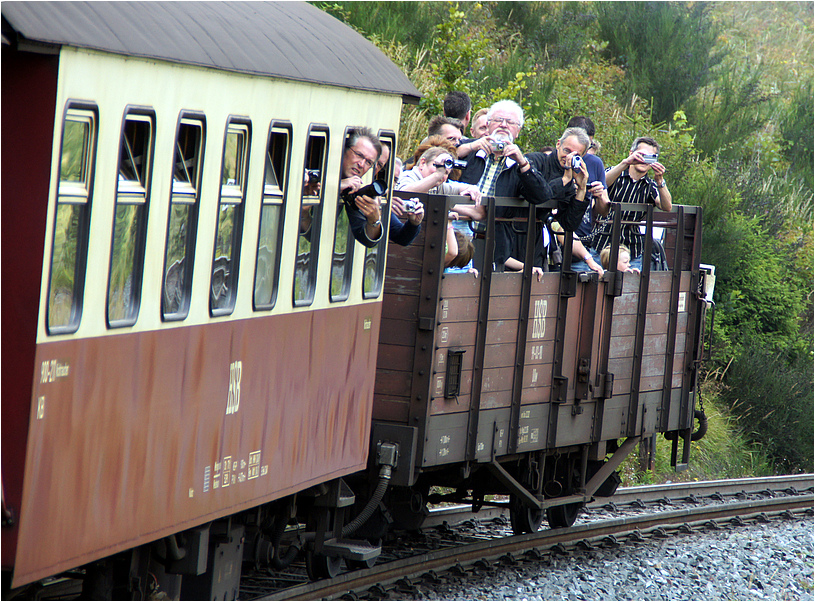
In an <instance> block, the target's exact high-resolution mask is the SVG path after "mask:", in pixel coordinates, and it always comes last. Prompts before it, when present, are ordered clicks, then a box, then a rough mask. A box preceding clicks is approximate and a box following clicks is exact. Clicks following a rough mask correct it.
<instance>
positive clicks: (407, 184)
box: [396, 146, 481, 205]
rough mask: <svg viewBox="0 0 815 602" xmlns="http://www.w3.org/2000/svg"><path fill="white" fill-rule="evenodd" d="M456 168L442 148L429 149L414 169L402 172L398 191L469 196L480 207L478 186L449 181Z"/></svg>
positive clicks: (449, 155) (450, 156)
mask: <svg viewBox="0 0 815 602" xmlns="http://www.w3.org/2000/svg"><path fill="white" fill-rule="evenodd" d="M453 166H454V161H453V157H452V155H451V154H450V153H449V152H448V151H447V150H446V149H445V148H444V147H441V146H431V147H430V148H428V149H427V150H426V151H424V153H423V154H422V156H421V157H419V160H418V161H417V162H416V165H415V166H414V167H413V169H409V170H407V171H404V172H402V175H401V176H400V177H399V182H397V184H396V190H405V191H407V192H426V193H428V194H448V195H460V196H469V197H470V198H472V199H473V202H474V203H475V204H476V205H478V204H479V203H480V202H481V193H480V192H479V191H478V188H477V187H476V186H473V185H471V184H463V183H461V182H452V181H448V179H449V177H450V172H451V171H452V169H453Z"/></svg>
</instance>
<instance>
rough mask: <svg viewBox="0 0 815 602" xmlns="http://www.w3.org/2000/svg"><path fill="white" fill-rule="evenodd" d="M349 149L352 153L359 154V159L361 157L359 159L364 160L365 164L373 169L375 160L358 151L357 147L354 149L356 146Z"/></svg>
mask: <svg viewBox="0 0 815 602" xmlns="http://www.w3.org/2000/svg"><path fill="white" fill-rule="evenodd" d="M348 150H350V151H351V152H352V153H354V154H355V155H356V156H357V159H359V160H360V161H362V162H363V163H364V164H365V165H367V166H368V169H371V168H372V167H373V166H374V162H373V161H371V160H370V159H369V158H368V157H366V156H365V155H363V154H362V153H361V152H359V151H357V150H356V149H354V148H349V149H348Z"/></svg>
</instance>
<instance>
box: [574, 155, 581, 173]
mask: <svg viewBox="0 0 815 602" xmlns="http://www.w3.org/2000/svg"><path fill="white" fill-rule="evenodd" d="M582 163H583V159H581V158H580V156H579V155H575V156H574V157H572V170H573V171H580V165H581V164H582Z"/></svg>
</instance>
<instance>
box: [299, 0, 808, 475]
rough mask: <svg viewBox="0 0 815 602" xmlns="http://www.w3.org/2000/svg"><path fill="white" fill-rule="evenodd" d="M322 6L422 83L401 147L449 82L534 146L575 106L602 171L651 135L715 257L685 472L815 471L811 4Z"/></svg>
mask: <svg viewBox="0 0 815 602" xmlns="http://www.w3.org/2000/svg"><path fill="white" fill-rule="evenodd" d="M315 4H317V5H318V6H320V7H321V8H323V9H324V10H327V11H328V12H330V13H332V14H333V15H335V16H336V17H337V18H339V19H341V20H343V21H345V22H346V23H348V24H350V25H351V26H353V27H354V28H356V29H357V30H358V31H360V32H361V33H362V34H363V35H365V36H366V37H367V38H368V39H370V40H372V41H373V42H374V43H375V44H377V45H378V46H379V47H380V48H381V49H383V51H385V52H386V53H387V54H388V55H389V56H390V57H391V58H392V59H393V61H394V62H395V63H397V64H398V65H399V66H400V67H401V68H402V69H403V71H404V72H405V73H406V74H407V75H408V77H410V79H411V81H412V82H413V83H414V84H415V85H416V86H417V88H419V90H421V91H422V93H423V94H424V98H423V99H422V101H421V103H420V104H419V106H416V107H414V106H410V107H405V109H404V110H403V119H402V126H401V131H400V145H399V149H398V153H399V154H400V155H401V156H407V155H408V154H410V152H412V149H413V148H415V146H416V144H417V142H418V141H419V140H420V139H421V138H422V137H423V136H424V134H425V128H426V124H427V122H428V120H429V118H430V117H431V116H432V115H434V114H437V113H439V112H440V109H441V100H442V98H443V97H444V95H445V94H446V93H447V92H449V91H451V90H463V91H465V92H467V93H468V94H469V95H470V96H471V98H472V99H473V102H474V107H475V108H481V107H486V106H489V104H491V103H492V102H494V101H495V100H500V99H503V98H511V99H513V100H515V101H517V102H519V103H520V104H521V105H522V106H523V107H524V109H525V112H526V119H527V121H526V124H525V126H524V131H523V132H522V134H521V138H520V140H519V143H520V144H521V146H522V148H526V149H528V150H534V149H537V148H539V147H541V146H544V145H552V144H553V143H554V141H555V140H556V138H557V137H558V136H559V135H560V133H561V132H562V130H563V129H564V126H565V124H566V122H567V121H568V119H569V118H570V117H572V116H573V115H580V114H582V115H588V116H589V117H591V118H592V120H593V121H594V122H595V124H596V125H597V130H598V133H597V138H598V140H599V141H600V142H601V143H602V151H601V156H602V158H603V159H604V160H605V162H606V164H607V165H609V164H614V163H616V162H618V161H620V160H621V159H622V158H624V157H625V156H626V154H627V149H628V146H629V145H630V143H631V141H632V140H633V138H634V137H636V136H639V135H651V136H654V137H655V138H656V139H657V140H658V141H659V142H660V144H661V145H662V147H663V149H662V153H661V156H660V161H661V162H662V163H664V164H665V165H666V166H667V167H668V173H667V179H668V181H669V182H670V184H671V190H672V192H673V197H674V202H675V203H681V204H687V205H700V206H702V207H703V208H704V210H705V218H704V237H705V245H704V258H703V259H704V261H705V262H706V263H712V264H714V265H716V267H717V283H716V294H715V302H716V315H715V322H714V324H713V346H712V357H711V360H710V361H709V362H707V364H706V369H707V373H706V376H705V379H704V382H703V384H702V390H703V392H704V394H705V404H706V406H705V407H706V409H707V412H708V414H709V415H710V416H711V430H710V433H711V434H710V435H709V436H708V437H707V438H706V439H703V440H702V441H700V442H698V443H694V448H695V449H694V454H695V455H694V460H695V462H696V465H697V468H696V469H695V470H696V471H697V472H696V473H692V474H691V475H690V476H691V477H695V478H709V477H715V476H730V475H732V476H744V475H748V474H763V473H767V472H785V471H812V470H813V219H812V218H813V161H814V160H815V158H814V157H813V127H814V124H813V85H812V82H813V12H812V11H813V5H812V3H803V2H779V3H772V2H739V3H735V2H693V3H690V2H597V3H595V2H525V3H520V2H467V3H463V2H462V3H452V2H422V3H414V2H338V3H327V2H315ZM663 443H664V442H663ZM661 448H662V443H660V450H658V456H657V472H658V473H661V472H663V471H665V469H666V467H665V466H664V464H665V463H666V462H665V461H664V458H665V451H664V450H662V449H661ZM649 478H660V477H659V476H658V475H657V476H653V475H651V476H650V477H649ZM668 478H671V477H668ZM673 478H676V477H675V476H673Z"/></svg>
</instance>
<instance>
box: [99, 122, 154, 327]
mask: <svg viewBox="0 0 815 602" xmlns="http://www.w3.org/2000/svg"><path fill="white" fill-rule="evenodd" d="M154 119H155V118H154V116H153V114H152V113H150V112H141V111H140V112H129V113H127V114H125V119H124V123H123V126H122V137H121V142H120V145H119V179H118V185H117V191H116V209H115V213H114V223H113V243H112V251H111V257H110V276H109V278H110V279H109V281H108V308H107V309H108V325H109V326H110V327H111V328H115V327H120V326H130V325H132V324H134V323H135V322H136V317H137V316H138V313H139V303H140V300H141V284H142V283H141V280H142V271H143V267H144V246H145V239H146V233H147V232H146V231H147V197H148V189H149V185H150V177H151V172H152V169H151V162H152V158H153V142H154V131H155V126H154Z"/></svg>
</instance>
